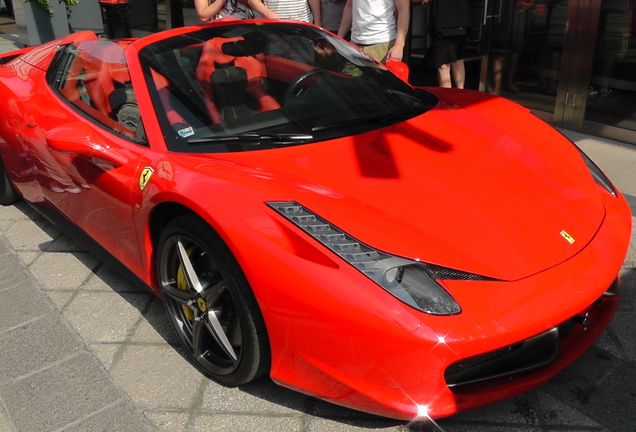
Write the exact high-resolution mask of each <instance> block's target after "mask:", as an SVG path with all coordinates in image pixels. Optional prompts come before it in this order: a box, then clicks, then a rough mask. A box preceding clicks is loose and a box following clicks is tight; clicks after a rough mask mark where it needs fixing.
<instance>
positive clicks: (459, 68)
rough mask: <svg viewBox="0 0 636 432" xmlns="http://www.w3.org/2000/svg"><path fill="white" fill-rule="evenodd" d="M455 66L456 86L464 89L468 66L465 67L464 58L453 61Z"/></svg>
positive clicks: (454, 78) (453, 68) (454, 77)
mask: <svg viewBox="0 0 636 432" xmlns="http://www.w3.org/2000/svg"><path fill="white" fill-rule="evenodd" d="M452 65H453V67H452V70H453V80H455V86H456V87H457V88H460V89H463V88H464V82H465V81H466V68H465V67H464V59H459V60H455V61H454V62H453V63H452Z"/></svg>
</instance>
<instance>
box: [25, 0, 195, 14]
mask: <svg viewBox="0 0 636 432" xmlns="http://www.w3.org/2000/svg"><path fill="white" fill-rule="evenodd" d="M22 1H24V2H27V1H29V0H22ZM35 1H36V2H37V3H38V4H39V5H40V6H42V8H43V9H44V10H45V11H47V12H48V13H49V14H51V15H53V9H51V0H35ZM53 1H56V0H53ZM61 1H62V2H64V4H65V5H66V6H75V5H76V4H78V3H79V0H61ZM193 1H194V0H193Z"/></svg>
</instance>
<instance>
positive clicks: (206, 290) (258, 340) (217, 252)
mask: <svg viewBox="0 0 636 432" xmlns="http://www.w3.org/2000/svg"><path fill="white" fill-rule="evenodd" d="M156 265H157V275H158V281H159V286H160V289H161V297H162V299H163V303H164V306H165V308H166V311H167V313H168V316H169V318H170V321H171V322H172V325H173V326H174V329H175V331H176V333H177V335H178V336H179V339H180V341H181V343H182V344H183V346H184V347H185V349H186V351H187V352H188V354H189V355H190V357H191V359H192V360H193V362H194V364H195V365H196V367H197V368H198V369H199V370H200V371H201V372H203V374H205V375H206V376H207V377H209V378H211V379H213V380H214V381H217V382H219V383H221V384H223V385H226V386H239V385H243V384H246V383H248V382H250V381H253V380H255V379H257V378H259V377H260V376H262V375H264V374H266V373H269V369H270V361H271V359H270V350H269V341H268V338H267V331H266V328H265V324H264V321H263V317H262V315H261V312H260V309H259V307H258V304H257V302H256V299H255V297H254V294H253V293H252V290H251V288H250V286H249V284H248V282H247V279H246V277H245V275H244V274H243V271H242V270H241V268H240V266H239V264H238V262H237V261H236V259H235V258H234V256H233V255H232V253H231V252H230V250H229V249H228V247H227V246H226V245H225V243H224V242H223V240H222V239H221V238H220V237H219V235H218V234H217V233H216V232H215V231H214V230H213V229H212V228H211V227H210V226H209V225H208V224H207V223H205V221H203V220H202V219H200V218H199V217H197V216H195V215H185V216H180V217H179V218H177V219H175V220H174V221H172V222H170V223H169V224H168V225H167V226H166V227H165V229H164V230H163V232H162V234H161V237H160V239H159V247H158V249H157V260H156Z"/></svg>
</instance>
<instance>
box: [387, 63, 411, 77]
mask: <svg viewBox="0 0 636 432" xmlns="http://www.w3.org/2000/svg"><path fill="white" fill-rule="evenodd" d="M386 67H387V69H388V70H390V71H391V72H393V73H394V74H395V75H397V77H398V78H400V79H401V80H402V81H405V82H409V67H408V66H407V65H406V63H404V62H401V61H397V60H389V61H387V62H386Z"/></svg>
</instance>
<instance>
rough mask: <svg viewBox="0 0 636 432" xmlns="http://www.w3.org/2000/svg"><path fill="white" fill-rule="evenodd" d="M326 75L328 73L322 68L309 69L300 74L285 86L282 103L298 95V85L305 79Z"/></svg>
mask: <svg viewBox="0 0 636 432" xmlns="http://www.w3.org/2000/svg"><path fill="white" fill-rule="evenodd" d="M326 73H329V71H328V70H327V69H322V68H316V69H309V70H308V71H305V72H303V73H301V74H300V75H298V76H297V77H296V78H294V80H293V81H292V82H291V83H289V86H287V90H285V94H284V95H283V101H286V100H287V99H288V98H289V97H290V96H291V95H293V94H296V93H298V90H300V84H301V83H302V82H303V81H305V80H306V79H307V78H309V77H311V76H314V75H322V74H326ZM283 104H284V102H283Z"/></svg>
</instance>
